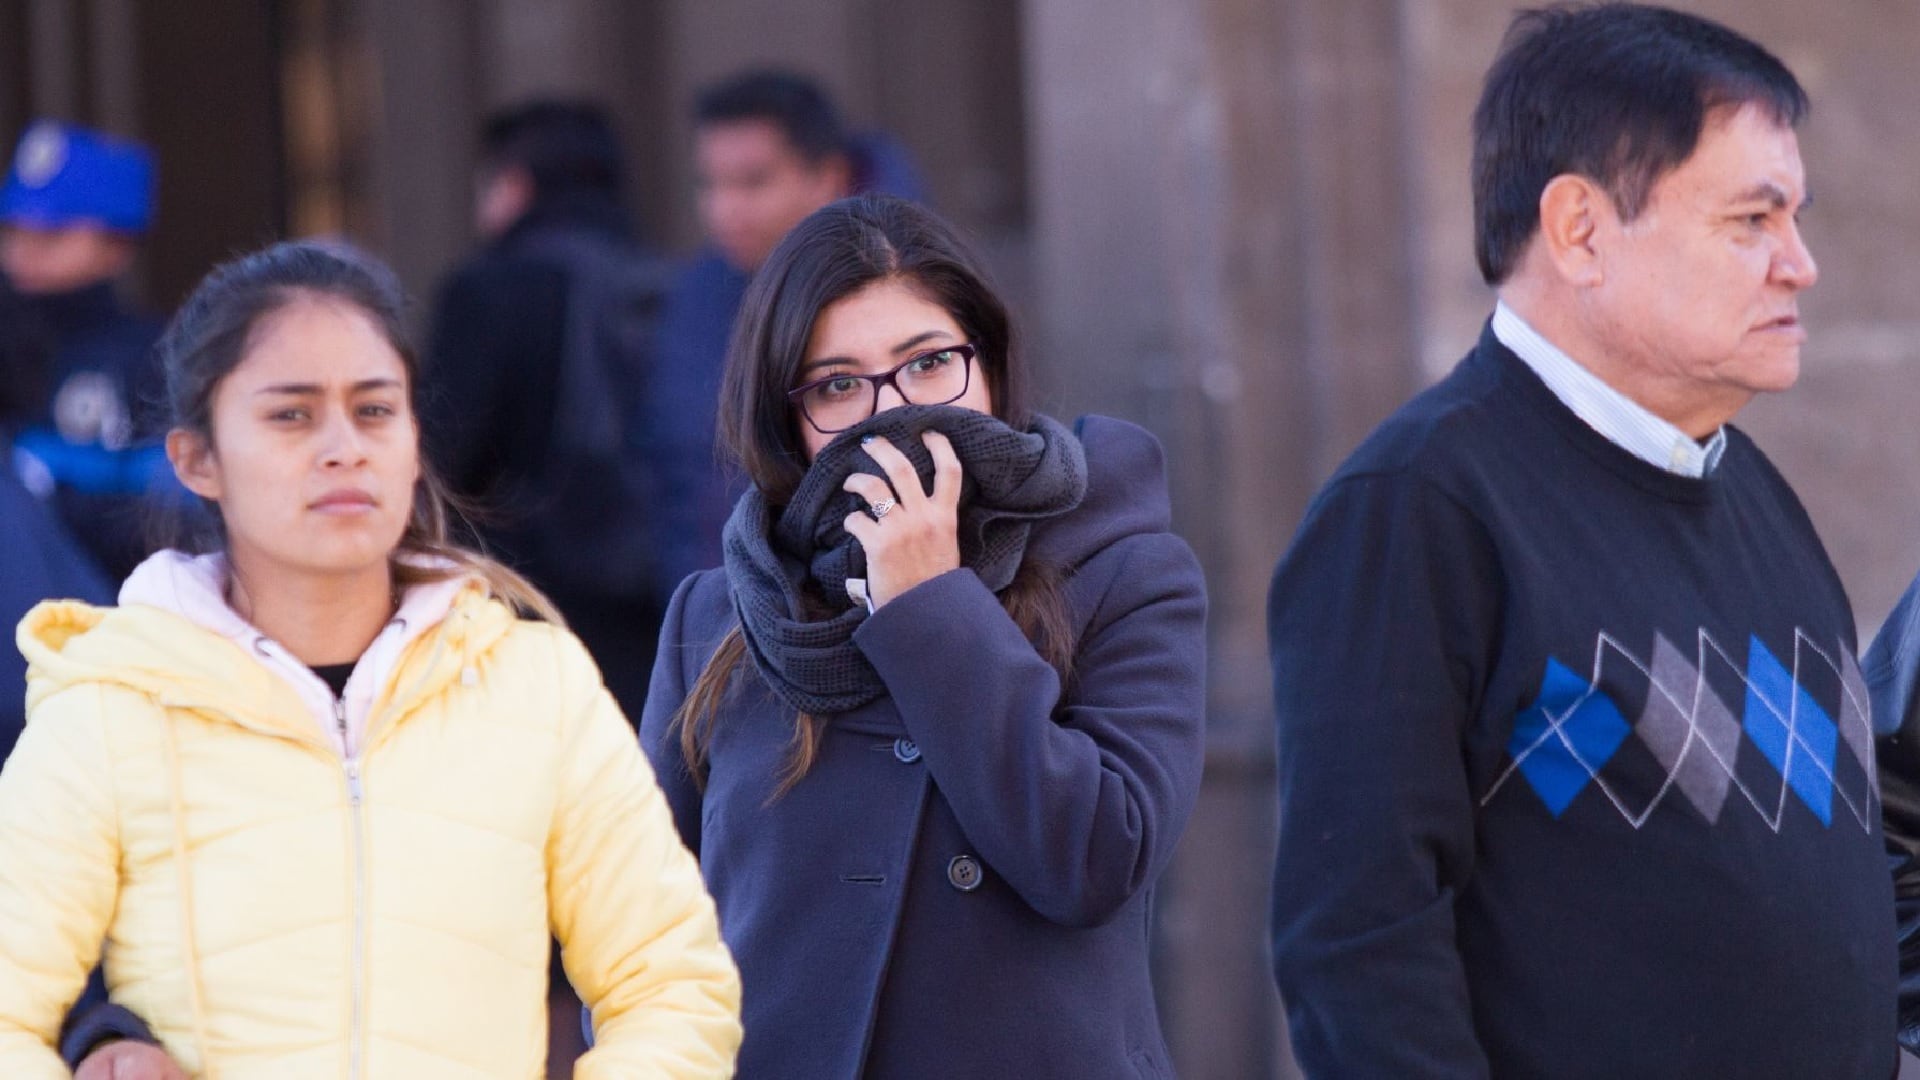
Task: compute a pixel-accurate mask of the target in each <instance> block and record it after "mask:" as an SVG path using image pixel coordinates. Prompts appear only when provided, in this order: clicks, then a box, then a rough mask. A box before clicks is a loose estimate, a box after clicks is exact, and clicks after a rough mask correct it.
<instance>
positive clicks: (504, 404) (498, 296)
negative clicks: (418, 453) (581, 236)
mask: <svg viewBox="0 0 1920 1080" xmlns="http://www.w3.org/2000/svg"><path fill="white" fill-rule="evenodd" d="M563 231H575V232H583V233H587V234H591V235H594V236H595V237H598V238H604V239H605V240H606V241H608V242H609V243H613V244H632V243H634V241H633V239H632V231H631V229H630V227H629V225H628V223H627V219H626V216H625V214H624V213H623V212H622V211H621V210H620V209H619V208H618V207H617V206H615V205H614V204H613V203H611V202H609V201H607V200H605V199H600V198H594V197H590V196H585V195H582V196H577V197H570V198H556V199H549V200H546V201H544V202H542V203H539V204H537V205H536V206H535V207H534V208H533V209H532V210H530V211H528V213H527V214H526V215H525V216H524V217H522V218H521V219H520V221H518V222H516V223H515V224H514V225H513V227H512V228H510V229H508V230H507V232H506V233H505V234H504V235H502V236H501V237H500V238H499V239H498V240H496V241H494V242H492V243H490V244H487V245H486V246H485V247H483V248H481V249H480V250H479V251H478V252H476V253H475V254H474V255H473V256H472V257H470V258H469V259H468V260H467V261H466V262H465V263H463V264H461V265H460V266H459V267H457V268H456V269H455V270H454V271H453V272H452V273H451V274H450V275H449V276H448V278H447V280H446V281H445V283H444V284H443V285H442V286H441V290H440V294H439V297H438V299H437V302H436V303H435V305H434V311H433V319H432V327H431V330H430V332H429V336H428V339H427V354H426V362H425V363H424V364H423V366H422V387H421V391H422V392H421V394H420V401H421V411H422V422H423V425H422V426H423V437H424V440H425V443H426V446H427V452H428V456H429V458H430V459H431V460H432V461H433V463H434V464H435V466H436V467H437V468H438V469H439V470H440V472H441V475H442V476H443V477H444V478H445V479H446V480H447V482H448V483H449V484H450V485H451V486H452V488H453V490H454V491H455V492H456V493H457V494H459V495H460V496H462V497H464V498H465V499H467V500H469V501H471V502H472V503H474V504H475V507H476V509H477V510H478V511H479V514H478V515H477V521H476V523H475V524H476V530H475V531H476V532H477V534H478V537H477V538H478V539H479V540H480V541H481V542H482V543H483V544H484V546H485V547H486V549H487V550H488V551H489V552H490V553H491V554H493V555H495V556H496V557H498V558H501V559H502V560H503V561H505V562H506V563H507V564H508V565H510V566H513V567H514V568H515V569H516V570H519V571H520V572H521V573H523V574H525V575H526V576H527V577H528V578H529V579H530V580H532V581H533V583H534V584H535V585H538V586H540V587H541V588H542V589H543V590H544V591H546V592H547V594H548V595H549V597H550V598H551V599H552V600H553V601H554V603H555V604H556V605H558V606H559V608H560V610H561V613H562V614H564V615H565V616H566V617H567V621H568V623H569V624H570V625H571V627H572V629H573V631H574V632H575V633H576V634H578V635H579V637H580V639H581V640H582V641H583V642H585V643H586V645H587V648H588V650H589V651H590V652H592V654H593V658H594V660H595V662H596V663H598V664H599V665H600V670H601V672H602V673H603V674H604V676H605V678H606V681H607V686H608V688H609V689H611V690H612V691H613V694H614V697H615V698H616V699H617V700H618V701H619V703H620V707H621V708H622V709H623V710H624V711H625V712H626V713H627V715H628V716H629V717H630V718H633V717H638V716H639V715H640V708H641V706H642V705H643V704H644V703H645V700H646V683H647V673H648V670H649V667H650V665H651V663H652V658H653V644H654V640H655V637H656V635H657V633H658V630H659V619H660V609H661V607H662V606H663V605H662V603H661V602H660V600H659V598H657V597H652V596H645V597H631V596H629V597H614V596H608V595H606V594H604V593H598V594H596V593H581V592H567V591H564V590H561V589H558V588H556V587H555V586H554V585H553V584H552V578H553V576H554V575H553V574H552V572H551V570H550V568H548V567H544V566H541V565H539V564H538V563H537V562H536V561H533V560H530V559H528V558H527V557H526V556H525V555H524V554H522V553H523V552H524V551H525V550H526V549H527V548H528V547H530V546H531V545H530V543H529V542H528V535H529V533H528V529H527V523H528V522H529V521H530V520H531V519H532V515H533V514H534V513H536V512H541V513H544V512H545V509H544V508H543V507H541V499H540V496H541V492H540V491H539V490H537V487H538V481H539V476H540V469H541V463H542V461H543V459H544V458H545V456H546V455H547V453H548V451H549V448H550V447H551V445H552V442H553V421H554V415H555V413H556V411H557V407H558V375H559V369H560V363H561V359H562V356H563V350H564V339H565V328H566V323H567V310H568V309H567V297H568V291H567V290H568V278H569V274H568V271H567V270H566V269H564V268H563V267H562V266H561V265H559V264H558V263H556V262H555V261H553V260H552V259H550V258H546V257H542V256H541V255H538V254H536V253H535V251H534V250H533V249H534V248H535V247H536V246H537V244H538V241H539V238H540V237H541V235H542V234H546V233H552V232H563ZM636 250H638V249H637V248H636ZM546 520H547V521H550V519H546ZM560 524H561V525H562V526H563V527H564V524H565V523H564V522H562V523H560Z"/></svg>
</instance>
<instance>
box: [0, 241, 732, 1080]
mask: <svg viewBox="0 0 1920 1080" xmlns="http://www.w3.org/2000/svg"><path fill="white" fill-rule="evenodd" d="M403 317H404V305H403V301H402V298H401V295H400V291H399V288H398V284H397V283H396V282H395V281H394V279H393V277H392V274H391V272H390V271H388V270H387V269H386V268H385V267H383V266H381V265H379V264H378V263H375V262H373V261H372V260H370V259H367V258H365V257H364V256H361V255H358V254H356V253H353V252H350V251H347V250H345V249H341V248H338V247H334V246H331V245H319V244H310V243H290V244H280V245H276V246H274V247H271V248H268V249H266V250H264V251H261V252H258V253H255V254H253V255H249V256H246V257H244V258H241V259H238V260H235V261H234V262H232V263H229V264H227V265H225V266H222V267H220V268H218V269H216V270H215V271H214V272H213V273H212V274H211V275H209V277H208V278H207V279H206V280H205V281H204V282H202V283H201V285H200V287H199V288H198V289H197V290H196V291H195V293H194V295H193V296H192V297H191V298H189V299H188V301H187V302H186V304H185V305H184V306H183V307H182V309H181V311H180V313H179V314H178V315H177V316H176V317H175V319H174V321H173V323H172V324H171V326H170V327H169V329H168V332H167V336H166V338H165V339H164V340H163V342H162V344H161V350H162V354H163V356H164V357H165V363H166V368H167V376H168V377H167V384H168V388H169V394H170V398H171V400H170V408H171V413H172V419H173V425H174V426H173V427H172V429H171V431H170V432H169V434H168V436H167V452H168V456H169V459H170V461H171V464H172V466H173V468H175V469H176V470H177V472H178V474H179V477H180V479H181V481H182V482H183V483H184V484H185V485H186V486H187V487H188V488H189V489H190V490H192V491H193V492H194V494H195V495H197V496H198V497H200V498H202V499H204V500H206V501H207V503H208V504H209V506H210V507H211V508H212V509H213V510H214V512H215V514H216V516H217V521H218V525H219V528H218V530H217V532H216V533H215V534H214V535H211V536H209V537H208V538H207V548H208V551H207V553H206V554H202V555H198V556H195V555H189V554H187V553H185V552H183V551H178V550H167V551H162V552H159V553H157V554H155V555H154V556H152V557H151V558H149V559H148V560H147V561H146V562H143V563H142V564H141V566H140V568H139V569H138V570H136V571H135V573H134V574H133V575H132V576H131V577H130V578H128V580H127V581H126V583H125V584H124V585H123V586H122V588H121V591H120V602H119V606H117V607H110V608H109V607H95V606H91V605H87V604H79V603H51V604H43V605H41V606H40V607H38V608H36V609H35V610H34V611H33V612H32V613H31V614H29V616H28V617H27V619H26V620H25V621H23V623H22V625H21V630H20V635H19V640H20V644H21V647H22V650H23V651H25V652H26V653H27V654H28V658H29V661H30V664H31V668H30V674H29V686H30V698H29V703H28V710H29V720H28V723H27V727H26V731H25V733H24V734H23V735H22V737H21V740H20V743H19V746H18V747H17V748H16V750H15V752H14V755H13V757H12V758H11V759H10V760H9V761H8V763H7V767H6V769H5V771H4V772H0V911H4V912H6V913H7V917H6V918H5V919H4V920H0V1075H5V1076H6V1077H8V1078H9V1080H12V1078H39V1077H45V1078H49V1080H51V1078H54V1077H64V1076H66V1075H67V1072H66V1069H65V1067H64V1066H63V1064H62V1063H61V1059H60V1057H59V1056H58V1055H57V1054H56V1053H55V1052H54V1048H53V1039H54V1035H55V1028H56V1026H57V1024H58V1021H59V1019H60V1012H61V1010H62V1009H63V1008H64V1007H65V1005H66V1003H67V1002H69V1001H71V1000H73V998H74V996H75V995H76V994H77V993H78V992H79V990H80V986H81V983H82V981H83V980H84V978H85V975H86V972H87V970H88V968H90V967H91V966H92V965H93V964H94V961H95V959H96V958H97V957H99V956H100V954H101V951H102V948H103V942H104V943H105V944H104V948H105V967H106V972H107V982H108V984H109V986H110V987H111V993H112V998H113V1001H114V1003H115V1004H114V1006H111V1007H110V1008H118V1009H121V1010H124V1011H127V1013H126V1015H128V1016H131V1017H135V1018H138V1019H141V1020H144V1021H146V1022H147V1023H150V1024H151V1026H152V1031H153V1033H155V1034H157V1036H158V1040H159V1042H160V1044H161V1045H162V1046H163V1047H164V1050H165V1053H166V1055H167V1056H168V1057H171V1058H172V1059H174V1060H175V1061H177V1062H178V1063H179V1065H180V1067H181V1068H182V1069H183V1070H184V1071H185V1072H186V1073H187V1074H188V1075H190V1076H194V1077H211V1076H215V1075H218V1076H221V1077H225V1078H227V1080H245V1078H248V1077H262V1078H265V1077H274V1078H278V1077H283V1076H295V1075H299V1076H318V1075H327V1076H343V1075H348V1074H351V1075H354V1076H365V1077H369V1078H380V1077H408V1078H425V1077H440V1076H446V1077H453V1076H459V1077H472V1076H497V1077H502V1078H507V1077H513V1078H519V1080H524V1078H526V1077H528V1076H533V1075H538V1074H539V1073H540V1072H541V1070H542V1067H543V1066H544V1064H545V1058H546V1053H545V1050H546V1047H545V1032H546V1024H545V1017H544V1015H543V1013H544V1009H543V1005H544V1003H545V1000H546V989H547V943H548V940H549V936H550V935H552V936H557V937H558V938H559V939H560V940H561V942H562V944H563V948H564V953H565V959H566V966H567V971H568V973H569V974H570V975H571V976H572V978H573V981H574V983H575V985H577V986H578V987H580V989H581V992H582V996H583V997H584V998H585V1000H586V1002H587V1003H588V1005H589V1006H590V1008H591V1009H592V1011H593V1016H594V1022H595V1026H596V1029H597V1030H598V1031H599V1033H600V1042H599V1045H598V1046H597V1047H596V1048H595V1049H594V1050H593V1051H592V1052H591V1053H590V1054H589V1055H588V1056H587V1057H585V1058H583V1059H582V1060H581V1061H580V1062H579V1064H578V1067H577V1071H576V1072H575V1075H577V1076H579V1077H582V1078H588V1077H608V1078H612V1077H627V1076H639V1075H646V1076H663V1077H665V1076H673V1077H724V1076H727V1075H729V1074H730V1073H731V1071H732V1065H733V1059H734V1053H735V1049H736V1047H737V1045H738V1042H739V1037H740V1027H739V1020H738V1008H739V983H738V979H737V975H736V973H735V970H734V967H733V964H732V962H731V961H730V960H729V958H728V955H727V952H726V949H725V947H724V946H723V945H722V944H721V942H720V938H719V929H718V926H717V924H716V922H715V918H714V909H713V904H712V902H711V901H710V900H709V899H708V897H707V895H706V892H705V890H704V889H703V888H702V886H701V881H700V875H699V870H698V867H697V866H696V865H695V863H694V861H693V859H692V858H691V857H690V856H689V855H688V854H687V852H686V850H685V848H684V847H682V845H681V844H680V842H679V840H678V838H677V837H676V836H675V830H674V825H673V821H672V818H671V814H670V809H669V807H668V806H667V804H666V803H665V801H664V800H663V798H662V796H661V792H660V789H659V787H658V786H657V785H656V784H655V782H654V779H653V775H652V772H651V770H650V769H649V768H648V766H647V762H646V760H645V758H644V756H643V755H642V754H641V752H640V749H639V747H638V746H637V744H636V743H635V741H634V739H633V736H632V729H631V728H630V727H629V725H628V723H627V722H626V720H625V719H624V718H623V717H622V716H621V715H620V712H619V709H618V707H617V705H616V704H615V703H614V701H613V699H612V698H611V696H609V695H608V693H607V692H606V690H605V688H604V687H603V686H602V685H601V682H600V678H599V674H598V672H597V671H596V670H595V668H594V665H593V662H592V660H591V658H590V657H589V656H588V655H587V653H586V651H585V650H584V649H583V648H582V647H581V646H580V643H579V642H578V641H577V640H576V639H575V638H574V637H573V636H572V635H571V634H569V633H567V632H566V630H565V628H564V626H563V625H561V624H560V622H559V621H558V620H559V616H558V614H557V613H555V612H554V611H553V610H552V608H551V606H550V604H549V603H548V602H547V601H546V599H545V598H544V597H542V596H541V595H540V593H539V591H538V590H537V589H536V588H535V587H533V586H532V585H530V584H528V583H527V582H526V580H525V579H524V578H521V577H519V576H518V575H516V574H514V573H513V572H512V571H511V570H509V569H508V568H506V567H505V566H503V565H501V564H499V563H496V562H493V561H492V560H489V559H487V558H485V557H483V556H480V555H477V554H475V553H473V552H471V551H468V550H466V549H463V548H461V547H459V546H457V545H456V544H455V543H454V542H452V541H451V540H450V538H449V537H448V535H447V529H446V526H447V514H448V507H447V505H446V503H445V501H444V498H443V494H442V492H443V489H442V487H441V485H440V482H439V481H438V479H437V478H436V476H435V475H434V473H433V471H432V469H431V467H430V466H428V465H427V464H426V463H425V462H424V461H423V460H422V457H421V455H420V429H419V427H418V425H417V423H416V420H415V413H414V409H413V404H412V400H413V392H414V381H413V379H414V367H415V365H414V359H413V356H414V354H413V351H412V348H411V345H410V343H409V341H408V340H407V336H406V330H405V327H404V323H403ZM124 1034H128V1035H131V1036H133V1037H134V1038H135V1039H138V1038H140V1037H142V1035H143V1034H144V1033H137V1032H124ZM145 1037H146V1038H152V1035H145ZM141 1051H142V1048H139V1047H129V1046H127V1045H125V1044H124V1043H120V1044H110V1045H108V1046H107V1047H105V1048H104V1049H101V1050H97V1051H96V1054H99V1055H115V1056H125V1055H127V1054H129V1053H134V1052H141ZM144 1052H145V1053H146V1054H147V1055H148V1056H149V1057H152V1056H154V1055H156V1054H158V1052H159V1051H158V1050H155V1049H146V1050H144ZM133 1064H135V1063H133V1062H125V1061H123V1062H120V1063H119V1066H120V1067H118V1068H116V1069H114V1070H112V1075H114V1076H121V1077H125V1076H128V1075H132V1074H131V1073H130V1072H129V1069H130V1068H131V1067H132V1065H133ZM140 1064H150V1062H148V1063H140ZM91 1067H92V1060H91V1058H90V1059H89V1061H88V1062H87V1063H83V1065H82V1070H81V1075H82V1076H86V1075H87V1073H88V1070H89V1069H90V1068H91ZM95 1071H96V1073H97V1070H95Z"/></svg>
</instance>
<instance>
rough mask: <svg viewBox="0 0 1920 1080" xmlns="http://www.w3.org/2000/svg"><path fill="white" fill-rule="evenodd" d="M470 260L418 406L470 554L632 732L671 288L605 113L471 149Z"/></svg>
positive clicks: (435, 319) (655, 620) (529, 125)
mask: <svg viewBox="0 0 1920 1080" xmlns="http://www.w3.org/2000/svg"><path fill="white" fill-rule="evenodd" d="M480 157H481V164H480V169H479V176H478V182H477V186H476V199H475V225H476V228H477V229H478V231H479V233H480V234H481V236H482V237H483V238H484V243H483V245H482V247H481V248H480V249H479V250H478V251H477V252H475V253H474V254H473V255H472V256H471V257H470V258H469V259H467V260H466V261H465V262H464V263H462V264H461V265H460V266H459V267H458V268H456V269H455V270H454V271H453V272H452V274H450V275H449V276H448V278H447V280H446V282H445V283H444V284H443V286H442V288H441V290H440V293H439V297H438V301H437V303H436V304H435V307H434V312H433V316H432V325H431V331H430V333H429V337H428V344H427V365H426V370H425V387H424V394H423V402H422V407H423V410H424V413H425V415H426V417H427V430H428V432H429V433H430V445H429V452H430V454H431V456H432V457H433V459H434V460H435V462H436V463H437V464H438V465H439V466H440V468H441V469H442V470H443V472H444V473H445V475H446V477H447V480H448V483H449V484H450V485H451V487H452V489H453V491H454V493H455V494H456V495H458V496H460V497H461V498H462V499H463V500H465V501H466V502H468V503H470V504H472V508H473V510H474V513H473V515H472V517H473V521H472V525H473V528H474V531H475V532H476V534H477V536H476V539H477V540H478V541H479V542H480V543H481V544H482V545H483V546H484V547H485V548H486V549H487V550H488V551H489V552H490V553H491V554H493V555H495V556H496V557H498V558H500V559H501V560H502V561H503V562H505V563H507V564H508V565H510V566H512V567H513V568H514V569H516V570H518V571H519V572H521V573H523V574H525V575H526V576H527V578H528V579H529V580H531V581H532V582H534V583H535V584H536V585H538V586H539V587H540V588H541V589H542V590H543V591H544V592H545V593H546V594H547V595H548V596H549V597H551V598H552V599H553V601H554V604H555V605H556V606H557V607H558V608H559V609H560V611H562V612H563V613H564V614H565V615H566V617H567V621H568V623H569V625H570V626H571V627H572V628H573V630H574V632H575V633H577V634H578V635H579V636H580V638H581V640H582V641H584V642H585V643H586V645H587V648H588V650H589V651H590V652H592V654H593V657H594V659H595V660H596V661H597V662H598V663H599V664H600V667H601V670H602V672H603V673H604V675H605V678H606V680H607V685H608V688H609V689H611V690H612V691H613V694H614V697H615V699H616V700H618V701H619V702H620V705H621V708H622V709H623V710H624V711H626V713H627V715H629V716H638V715H639V710H640V708H641V706H642V705H643V704H644V702H645V698H646V679H647V672H648V658H650V657H651V656H652V655H653V644H654V639H655V635H656V633H657V632H658V628H659V621H660V612H661V609H662V608H663V606H664V597H665V592H666V590H665V588H664V587H663V586H662V584H661V583H660V581H659V580H658V574H657V571H656V569H655V565H654V550H655V548H656V547H657V546H658V537H657V534H656V526H655V525H654V524H653V521H652V518H653V514H652V513H651V511H652V505H653V503H654V502H655V501H656V500H655V497H654V491H653V477H652V471H651V465H650V462H649V460H648V448H647V447H646V446H645V445H644V444H643V442H642V441H641V429H642V426H643V425H642V424H641V422H640V417H641V416H642V415H643V414H644V413H645V411H646V408H645V405H644V404H643V403H644V401H645V399H646V395H647V393H648V390H649V386H648V384H649V382H650V373H651V370H650V369H651V366H652V363H653V358H654V352H653V343H652V337H653V330H654V326H655V325H656V323H657V315H656V309H657V307H658V305H659V302H660V299H661V297H662V296H663V294H664V292H665V290H666V287H667V284H668V274H667V271H666V270H665V264H664V263H663V262H661V261H660V260H657V259H655V258H654V257H652V256H651V255H650V254H649V253H648V252H647V251H646V249H644V248H643V247H642V246H641V245H640V244H639V243H638V242H637V241H636V240H635V239H634V234H633V228H632V225H631V222H630V220H629V217H628V214H627V212H626V209H625V207H624V204H623V198H622V189H623V184H624V175H625V174H624V169H623V166H622V159H621V153H620V146H619V140H618V138H617V136H616V135H615V133H614V130H613V125H612V122H611V121H610V119H609V118H608V116H607V114H606V112H605V110H603V109H602V108H600V107H599V106H597V105H594V104H591V103H587V102H580V101H536V102H531V103H527V104H523V105H519V106H515V107H512V108H508V109H505V110H502V111H500V112H498V113H496V114H494V115H493V116H491V117H489V118H488V119H487V121H486V122H485V124H484V125H483V127H482V130H481V135H480Z"/></svg>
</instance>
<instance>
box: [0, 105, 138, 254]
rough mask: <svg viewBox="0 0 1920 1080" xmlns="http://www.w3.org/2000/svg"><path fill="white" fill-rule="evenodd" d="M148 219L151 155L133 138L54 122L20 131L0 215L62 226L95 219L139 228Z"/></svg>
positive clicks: (122, 228) (1, 191)
mask: <svg viewBox="0 0 1920 1080" xmlns="http://www.w3.org/2000/svg"><path fill="white" fill-rule="evenodd" d="M152 219H153V155H152V154H151V153H149V152H148V150H147V148H146V147H144V146H141V145H140V144H138V143H133V142H127V141H125V140H122V139H115V138H111V137H109V136H106V135H102V134H100V133H99V132H96V131H89V130H87V129H86V128H82V127H74V126H72V125H70V124H60V123H56V122H54V121H52V120H40V121H36V122H35V123H34V124H33V125H32V126H31V127H29V128H27V131H26V134H24V135H22V136H21V137H20V145H19V147H18V148H17V149H15V150H14V153H13V167H12V168H10V169H8V170H7V183H6V186H5V187H4V188H0V221H4V222H6V223H7V224H10V225H25V226H29V227H33V226H37V227H40V228H59V227H61V226H63V225H77V224H82V223H86V222H97V223H99V224H102V225H105V226H106V227H107V228H109V229H113V230H115V231H117V232H126V233H143V232H146V231H147V224H148V223H149V222H150V221H151V220H152Z"/></svg>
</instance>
